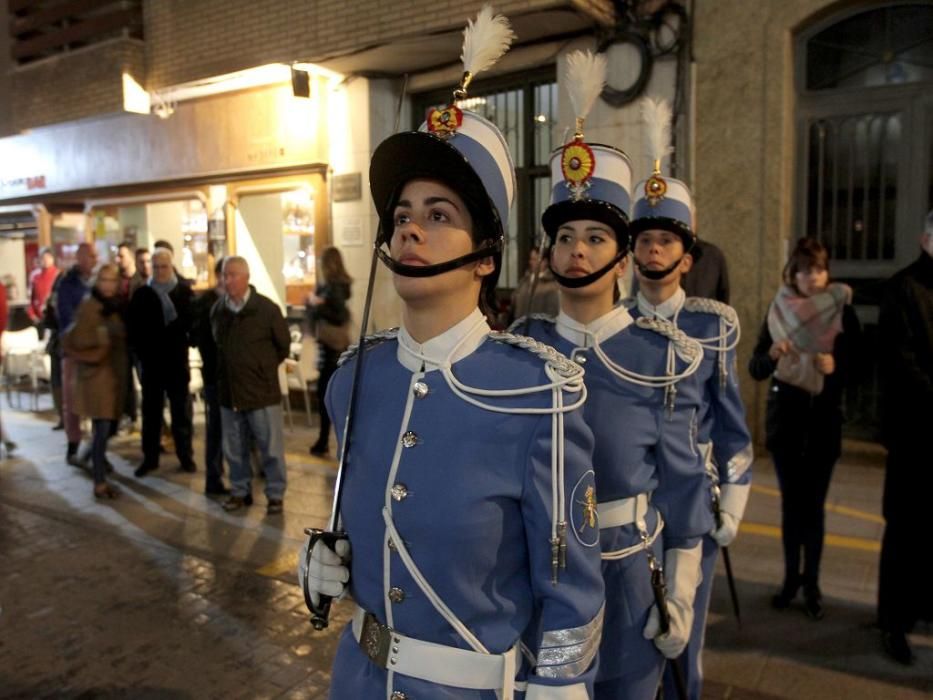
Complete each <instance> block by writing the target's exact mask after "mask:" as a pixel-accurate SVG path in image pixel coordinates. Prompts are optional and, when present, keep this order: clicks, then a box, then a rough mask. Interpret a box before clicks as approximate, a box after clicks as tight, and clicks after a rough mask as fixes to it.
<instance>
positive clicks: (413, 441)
mask: <svg viewBox="0 0 933 700" xmlns="http://www.w3.org/2000/svg"><path fill="white" fill-rule="evenodd" d="M417 444H418V434H417V433H413V432H412V431H411V430H409V431H408V432H407V433H405V434H404V435H402V445H404V446H405V447H414V446H415V445H417Z"/></svg>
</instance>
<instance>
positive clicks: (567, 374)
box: [407, 320, 586, 585]
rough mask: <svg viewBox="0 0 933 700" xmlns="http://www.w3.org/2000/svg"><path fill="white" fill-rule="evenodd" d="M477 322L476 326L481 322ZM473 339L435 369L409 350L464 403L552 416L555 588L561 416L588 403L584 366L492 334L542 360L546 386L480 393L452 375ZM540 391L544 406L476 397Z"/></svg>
mask: <svg viewBox="0 0 933 700" xmlns="http://www.w3.org/2000/svg"><path fill="white" fill-rule="evenodd" d="M484 322H485V321H484V320H480V321H479V322H478V324H477V325H479V324H480V323H484ZM471 336H472V333H470V332H468V333H465V334H464V336H463V338H462V339H461V340H460V341H459V342H458V343H457V344H456V345H455V346H454V347H453V348H451V350H450V353H449V354H448V355H447V357H446V358H445V360H444V362H443V364H440V365H437V363H436V361H435V360H432V359H430V358H428V357H425V356H424V355H422V354H420V353H417V352H414V351H412V350H411V348H407V350H408V352H410V353H411V354H412V355H414V356H415V357H417V358H419V359H421V361H422V362H425V363H427V364H432V365H436V366H437V367H438V369H439V370H440V372H441V376H443V377H444V381H446V382H447V385H448V386H449V387H450V390H451V391H452V392H453V393H454V394H455V395H456V396H458V397H459V398H460V399H462V400H463V401H465V402H466V403H468V404H470V405H473V406H476V407H477V408H481V409H483V410H486V411H492V412H494V413H507V414H512V415H550V416H551V508H552V512H551V538H550V545H551V582H552V583H553V584H555V585H556V583H557V572H558V570H559V569H565V568H566V567H567V522H566V520H565V519H564V518H563V514H564V511H565V508H566V494H565V492H564V414H565V413H567V412H569V411H573V410H576V409H578V408H580V407H582V406H583V404H584V403H585V402H586V384H584V382H583V374H584V372H583V368H582V367H581V366H580V365H578V364H577V363H575V362H571V361H570V360H568V359H567V358H566V357H564V356H563V355H561V354H560V353H559V352H557V351H556V350H555V349H554V348H552V347H551V346H550V345H545V344H544V343H540V342H538V341H537V340H535V339H534V338H529V337H527V336H523V335H515V334H512V333H501V332H490V333H489V334H488V337H489V338H490V339H491V340H496V341H499V342H503V343H508V344H509V345H515V346H518V347H520V348H523V349H525V350H528V351H530V352H532V353H534V354H535V355H537V356H538V357H540V358H541V359H543V360H544V361H545V365H544V371H545V374H546V375H547V377H548V379H550V380H551V381H550V383H548V384H541V385H538V386H533V387H525V388H516V389H478V388H476V387H471V386H467V385H466V384H464V383H463V382H461V381H460V380H459V379H457V377H456V376H455V375H454V373H453V370H452V363H451V358H452V357H453V356H454V355H455V353H456V352H457V349H458V348H459V347H460V346H461V345H462V344H463V343H464V342H465V341H466V340H467V339H468V338H470V337H471ZM542 391H550V392H551V406H550V407H547V408H519V407H505V406H495V405H492V404H489V403H486V402H485V401H481V400H479V399H476V398H473V396H470V395H469V394H473V395H474V396H488V397H509V396H524V395H529V394H533V393H538V392H542ZM564 391H567V392H569V393H575V394H579V398H577V399H576V400H575V401H573V402H572V403H569V404H567V403H565V402H564V393H563V392H564Z"/></svg>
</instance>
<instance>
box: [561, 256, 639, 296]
mask: <svg viewBox="0 0 933 700" xmlns="http://www.w3.org/2000/svg"><path fill="white" fill-rule="evenodd" d="M627 254H628V251H627V250H622V251H619V254H618V255H616V256H615V257H614V258H613V259H612V260H610V261H609V262H608V263H607V264H606V265H604V266H603V267H601V268H600V269H598V270H597V271H596V272H591V273H590V274H588V275H586V276H584V277H564V276H563V275H559V274H557V272H555V271H554V266H553V265H551V263H548V267H549V268H550V269H551V274H552V275H554V279H556V280H557V283H558V284H559V285H560V286H561V287H567V288H568V289H579V288H580V287H585V286H587V285H588V284H593V282H595V281H596V280H598V279H599V278H600V277H602V276H603V275H605V274H606V273H607V272H609V270H611V269H612V268H613V267H615V266H616V264H617V263H618V262H619V261H620V260H621V259H622V258H624V257H625V256H626V255H627Z"/></svg>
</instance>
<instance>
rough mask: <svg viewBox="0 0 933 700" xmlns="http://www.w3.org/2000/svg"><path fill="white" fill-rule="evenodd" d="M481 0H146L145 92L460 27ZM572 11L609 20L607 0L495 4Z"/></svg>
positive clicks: (505, 0) (511, 9)
mask: <svg viewBox="0 0 933 700" xmlns="http://www.w3.org/2000/svg"><path fill="white" fill-rule="evenodd" d="M486 1H487V0H460V1H458V2H454V0H430V1H426V0H413V1H411V2H389V1H387V0H353V1H351V0H198V1H197V2H190V0H147V2H146V3H145V6H144V23H145V29H146V58H147V62H148V71H149V72H148V79H147V87H148V88H150V89H158V88H160V87H165V86H167V85H175V84H178V83H184V82H188V81H191V80H196V79H199V78H204V77H208V76H211V75H218V74H223V73H229V72H232V71H235V70H240V69H243V68H248V67H251V66H257V65H262V64H265V63H274V62H280V61H284V62H288V61H294V60H307V61H319V60H322V59H324V58H326V57H329V56H334V55H339V54H342V53H346V52H349V51H352V50H354V49H359V48H363V47H367V46H372V45H374V44H381V43H387V42H392V41H396V40H398V39H401V38H404V37H410V36H417V35H421V34H426V33H429V32H436V31H443V30H449V29H452V28H457V27H459V26H461V25H463V24H464V22H465V21H466V19H467V18H469V17H471V16H474V15H475V14H476V13H477V12H478V11H479V9H480V8H481V7H482V5H483V4H484V3H485V2H486ZM568 5H570V6H573V7H575V8H577V9H579V10H581V11H583V12H586V13H587V14H590V15H591V16H593V17H594V18H595V19H597V20H599V21H603V22H608V21H611V17H612V10H611V7H612V2H611V1H610V0H497V1H496V2H495V5H494V6H495V8H496V10H497V11H498V12H501V13H503V14H505V15H510V14H511V15H517V14H524V13H528V12H532V11H535V10H543V9H551V8H557V7H567V6H568Z"/></svg>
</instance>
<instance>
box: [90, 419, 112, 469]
mask: <svg viewBox="0 0 933 700" xmlns="http://www.w3.org/2000/svg"><path fill="white" fill-rule="evenodd" d="M91 428H92V430H93V432H92V437H91V460H92V461H91V475H92V476H93V477H94V483H95V484H102V483H104V482H105V481H106V480H107V442H108V441H109V440H110V438H111V437H112V436H113V434H114V433H115V432H116V431H117V422H116V421H115V420H110V419H108V418H94V419H93V420H92V421H91Z"/></svg>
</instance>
